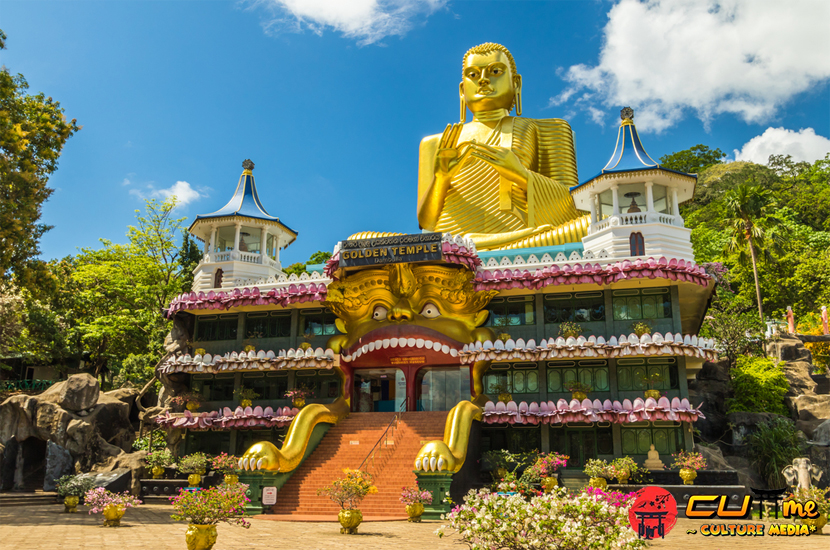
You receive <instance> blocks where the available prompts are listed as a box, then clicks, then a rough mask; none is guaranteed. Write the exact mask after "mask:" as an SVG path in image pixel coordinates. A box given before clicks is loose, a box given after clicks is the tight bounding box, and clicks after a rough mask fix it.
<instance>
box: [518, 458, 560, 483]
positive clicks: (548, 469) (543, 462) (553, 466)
mask: <svg viewBox="0 0 830 550" xmlns="http://www.w3.org/2000/svg"><path fill="white" fill-rule="evenodd" d="M569 458H570V457H569V456H567V455H561V454H559V453H548V454H544V453H542V454H539V455H538V456H537V458H536V461H535V462H534V463H533V464H532V465H531V466H530V467H528V468H527V469H526V470H525V471H524V473H522V477H521V478H520V479H521V481H524V482H527V483H539V482H540V481H542V479H544V478H546V477H553V475H554V474H555V473H556V470H558V469H559V468H564V467H565V466H566V465H567V464H568V459H569Z"/></svg>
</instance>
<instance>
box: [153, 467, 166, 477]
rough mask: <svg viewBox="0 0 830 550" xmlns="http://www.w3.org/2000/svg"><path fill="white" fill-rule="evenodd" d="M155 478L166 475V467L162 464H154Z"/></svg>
mask: <svg viewBox="0 0 830 550" xmlns="http://www.w3.org/2000/svg"><path fill="white" fill-rule="evenodd" d="M151 471H152V472H153V479H161V478H163V477H164V468H162V467H161V466H153V469H152V470H151Z"/></svg>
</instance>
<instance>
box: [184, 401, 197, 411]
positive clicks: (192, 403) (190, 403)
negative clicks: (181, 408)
mask: <svg viewBox="0 0 830 550" xmlns="http://www.w3.org/2000/svg"><path fill="white" fill-rule="evenodd" d="M185 407H187V410H189V411H190V412H195V411H198V410H199V402H198V401H188V402H187V405H185Z"/></svg>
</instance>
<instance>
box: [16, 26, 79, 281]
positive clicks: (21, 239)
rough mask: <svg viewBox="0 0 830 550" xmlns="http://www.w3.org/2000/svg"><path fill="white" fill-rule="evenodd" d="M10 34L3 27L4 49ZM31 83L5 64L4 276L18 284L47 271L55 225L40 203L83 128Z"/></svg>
mask: <svg viewBox="0 0 830 550" xmlns="http://www.w3.org/2000/svg"><path fill="white" fill-rule="evenodd" d="M5 39H6V35H5V34H4V33H3V31H0V49H5ZM28 88H29V85H28V83H27V82H26V79H25V78H24V77H23V75H21V74H18V75H17V76H12V75H11V73H9V71H8V69H6V68H5V67H4V68H2V69H0V280H5V281H8V280H9V279H10V278H11V277H13V276H14V277H15V278H16V280H17V282H18V286H30V285H35V283H36V281H37V280H38V279H39V278H40V275H41V274H42V273H43V268H44V265H43V263H42V262H38V261H37V260H36V259H35V258H36V256H37V255H38V254H40V249H39V246H40V237H41V236H42V235H43V234H44V233H45V232H46V231H48V230H49V229H51V227H50V226H48V225H46V224H44V223H41V222H40V217H41V207H42V205H43V203H44V202H45V201H46V200H47V199H48V198H49V196H50V195H51V194H52V192H53V190H52V189H50V188H49V187H48V185H47V184H48V182H49V176H50V175H51V174H52V173H53V172H54V171H55V170H56V169H57V167H58V158H59V157H60V154H61V150H62V149H63V146H64V144H65V143H66V140H67V139H69V137H70V136H72V134H74V133H75V132H76V131H78V130H79V129H80V126H78V125H77V124H76V121H75V119H72V120H71V121H69V122H67V120H66V117H64V114H63V113H64V110H63V109H62V108H61V106H60V103H58V102H57V101H55V100H53V99H52V98H51V97H46V96H44V95H43V94H42V93H40V94H37V95H29V94H27V93H26V90H28Z"/></svg>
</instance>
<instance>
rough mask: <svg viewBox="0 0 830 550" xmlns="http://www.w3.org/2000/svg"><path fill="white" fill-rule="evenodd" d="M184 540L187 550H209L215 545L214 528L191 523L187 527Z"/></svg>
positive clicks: (213, 526)
mask: <svg viewBox="0 0 830 550" xmlns="http://www.w3.org/2000/svg"><path fill="white" fill-rule="evenodd" d="M184 539H185V540H186V541H187V550H210V549H211V548H213V545H214V544H216V526H215V525H197V524H195V523H191V524H189V525H188V526H187V532H185V534H184Z"/></svg>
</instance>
